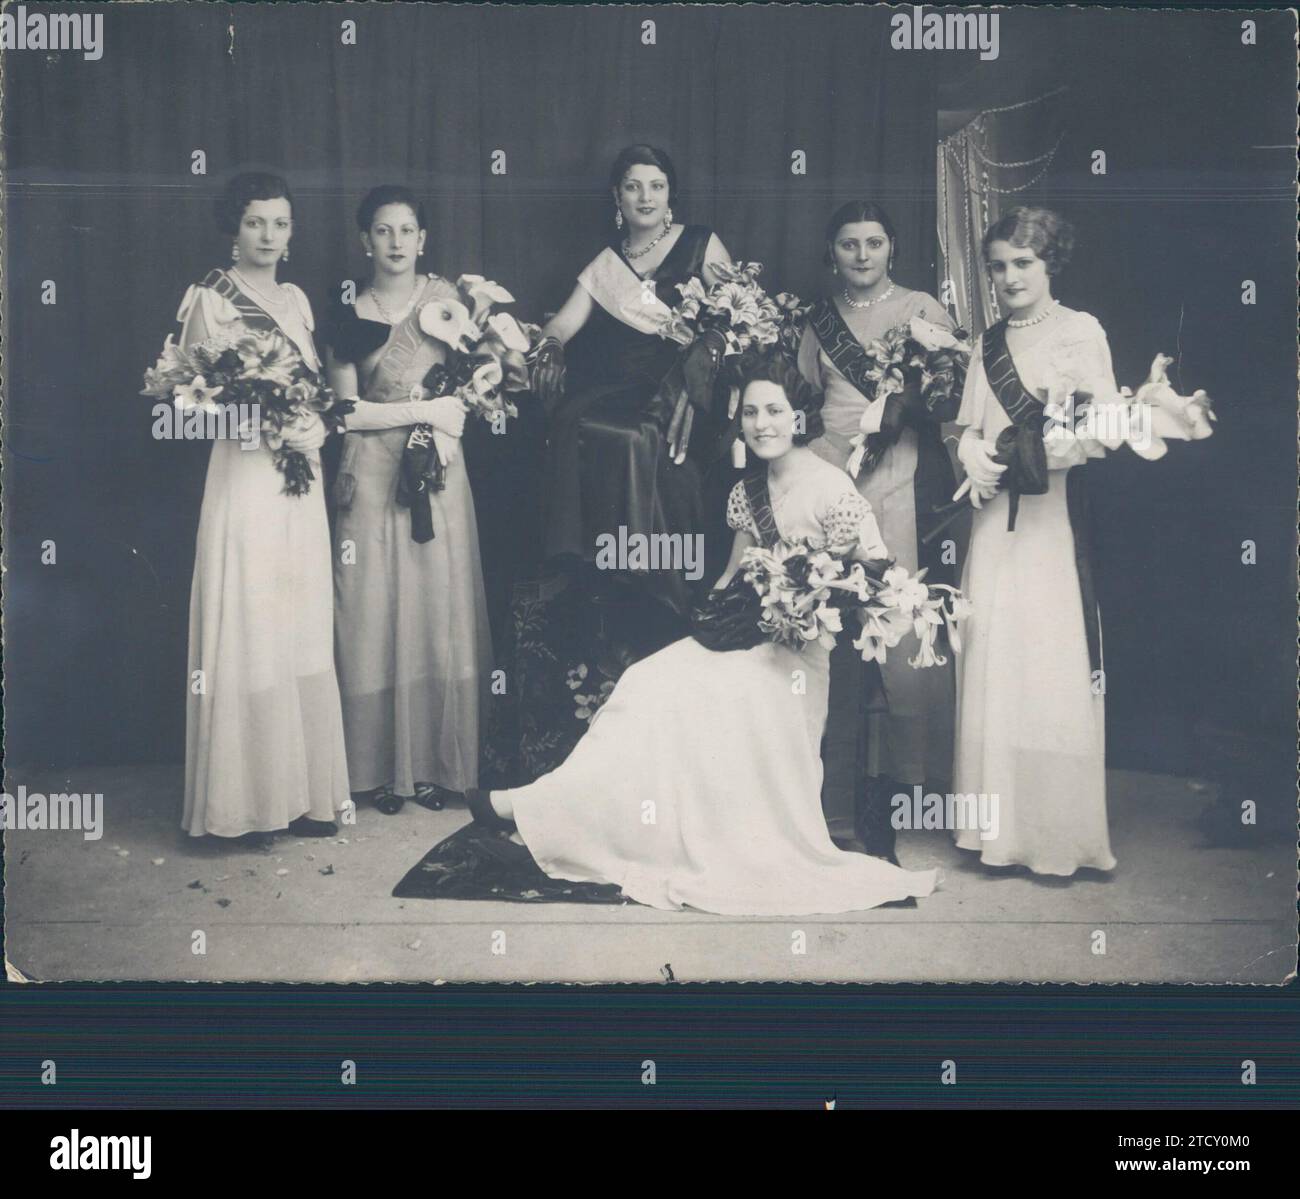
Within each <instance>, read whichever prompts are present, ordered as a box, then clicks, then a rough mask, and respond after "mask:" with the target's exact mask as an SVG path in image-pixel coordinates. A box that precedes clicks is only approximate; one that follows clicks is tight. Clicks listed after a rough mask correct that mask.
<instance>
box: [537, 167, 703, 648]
mask: <svg viewBox="0 0 1300 1199" xmlns="http://www.w3.org/2000/svg"><path fill="white" fill-rule="evenodd" d="M676 185H677V173H676V170H675V168H674V167H673V164H672V161H671V159H669V157H668V156H667V154H665V153H664V152H663V151H662V150H657V149H655V148H654V147H651V146H644V145H636V146H629V147H628V148H627V149H625V150H623V151H622V152H621V153H620V154H619V155H618V157H617V158H616V159H615V161H614V165H613V169H612V170H611V173H610V188H611V191H612V194H613V198H614V210H615V211H614V223H615V225H616V226H617V229H618V232H617V234H616V237H615V238H614V240H613V243H612V244H611V245H610V246H608V247H607V248H606V249H604V250H602V251H601V252H600V253H599V254H598V255H597V256H596V257H595V258H594V259H593V260H592V261H591V262H590V263H589V264H588V265H587V267H586V268H585V269H584V270H583V272H582V273H581V274H580V275H579V276H578V285H577V286H576V287H575V288H574V290H573V294H572V295H571V296H570V297H569V299H568V300H567V301H566V302H565V304H564V306H563V308H561V309H560V311H559V312H558V313H556V315H555V316H554V317H552V319H551V320H550V321H549V322H548V324H547V325H546V327H545V329H544V330H543V335H544V340H543V341H542V343H541V345H540V347H539V349H538V351H537V352H536V357H535V360H534V367H533V382H534V389H535V390H536V391H537V392H538V394H539V395H541V397H542V399H543V400H544V402H545V404H546V407H547V410H548V412H549V413H550V438H549V451H548V461H547V468H546V479H545V503H546V521H545V523H546V553H547V557H548V558H550V559H552V560H564V561H565V562H566V563H567V564H568V565H570V566H575V565H577V564H580V563H587V564H589V565H590V566H600V567H602V568H603V569H600V570H591V569H588V570H586V571H583V572H581V573H580V577H581V579H582V585H583V586H585V587H588V588H592V589H593V590H594V591H596V592H597V593H599V595H600V596H601V598H602V599H603V600H605V601H607V603H606V605H605V606H606V610H607V613H609V616H608V617H607V619H608V620H609V623H610V624H611V625H618V626H622V628H623V629H625V630H626V631H628V632H631V631H632V630H635V629H639V630H641V631H642V632H643V633H644V631H645V629H646V627H647V626H657V627H658V628H659V629H661V630H662V632H661V635H659V636H655V637H654V638H653V639H654V640H656V641H658V642H659V643H660V644H662V643H663V642H665V641H667V640H671V639H672V638H673V637H675V636H677V635H679V634H680V628H678V627H677V623H676V622H677V620H678V619H679V618H680V617H682V616H684V615H685V613H686V612H687V610H688V609H689V607H690V603H691V597H692V592H693V587H692V583H693V582H694V581H696V580H699V579H707V578H711V577H714V576H715V575H716V570H714V571H713V574H710V573H709V572H710V566H708V565H706V564H705V561H703V560H699V561H698V565H696V564H695V563H694V562H691V561H687V560H686V559H685V557H682V558H679V559H677V566H678V568H677V569H671V568H668V569H665V568H663V567H662V566H660V564H659V563H658V562H656V563H655V565H656V566H659V568H658V569H650V570H648V571H641V570H637V569H636V568H637V565H638V564H637V563H636V562H632V564H631V569H630V570H611V569H609V563H608V561H607V560H605V558H602V556H601V550H602V547H609V546H623V545H628V546H632V545H635V544H636V543H637V542H641V543H642V544H643V545H645V546H649V545H651V544H654V543H653V542H652V541H650V540H649V539H650V538H654V537H656V536H658V535H662V534H675V535H676V536H674V537H673V538H672V539H671V541H663V540H660V541H659V543H658V544H660V545H661V546H664V547H668V546H672V545H673V544H674V543H676V547H677V548H679V549H681V550H682V551H683V553H685V552H686V550H685V543H684V542H683V541H682V539H683V538H692V539H693V544H692V546H691V552H694V550H696V549H698V548H700V547H701V546H702V548H703V552H704V555H705V556H707V557H708V558H709V559H710V560H711V561H717V560H725V557H726V552H727V549H726V529H725V528H723V527H719V528H718V529H716V530H713V529H712V528H711V522H709V521H707V520H706V518H705V515H704V512H705V506H704V500H703V496H704V492H705V488H706V486H707V480H708V479H709V477H710V476H711V475H712V474H714V473H718V472H714V471H713V470H712V468H713V467H714V466H715V465H716V464H717V460H718V458H719V454H718V452H717V451H718V449H719V446H720V444H721V442H722V441H723V440H724V438H723V436H722V435H723V430H724V428H725V425H726V420H725V417H726V397H725V396H721V397H719V396H718V395H716V394H715V383H716V378H717V368H718V365H719V363H720V361H721V353H720V345H718V344H715V343H712V342H710V341H709V340H708V339H700V340H698V341H697V342H696V343H694V344H693V345H692V346H691V347H689V348H688V349H686V350H685V351H683V349H682V347H681V346H680V345H678V344H677V343H675V342H673V341H669V340H666V339H664V338H662V337H660V336H659V334H658V333H657V332H656V329H657V328H658V326H659V324H660V322H661V320H662V318H663V317H664V316H666V315H667V314H668V311H669V309H671V308H672V307H674V306H675V305H676V304H678V303H679V302H680V301H681V293H680V292H679V291H678V290H677V285H678V284H681V283H685V282H686V281H687V280H688V279H690V278H691V277H692V276H695V277H698V278H700V279H701V281H702V282H704V283H705V284H706V285H708V284H709V283H711V282H713V280H712V278H711V276H710V272H709V264H710V263H713V262H727V261H728V260H729V259H728V256H727V251H726V249H725V248H724V247H723V245H722V243H721V242H720V241H719V240H718V238H717V236H716V235H715V234H714V233H712V232H711V231H710V230H709V229H708V228H707V227H705V226H703V225H678V224H674V223H673V214H672V208H671V201H672V197H673V194H674V193H675V191H676ZM566 359H567V362H566ZM688 410H693V411H691V419H690V420H689V421H684V420H683V416H684V415H685V413H686V412H687V411H688ZM683 426H685V428H686V434H685V435H683V434H682V432H681V431H680V430H681V429H682V428H683ZM728 443H729V442H728ZM724 481H725V480H724ZM710 533H712V534H713V536H710ZM611 538H612V540H611ZM696 538H700V539H702V541H701V540H694V539H696ZM710 542H715V543H716V545H713V546H711V545H710ZM623 565H624V563H622V562H620V563H619V566H620V567H621V566H623ZM651 600H653V601H656V602H648V601H651ZM607 631H608V632H609V635H610V637H611V638H612V639H614V640H619V634H618V633H617V632H615V631H613V630H612V629H611V630H607ZM642 642H643V643H642V644H641V645H640V646H638V651H639V652H637V653H635V654H634V655H633V656H639V655H640V653H644V652H649V650H652V649H655V648H658V646H657V645H656V644H649V645H646V644H644V637H643V638H642Z"/></svg>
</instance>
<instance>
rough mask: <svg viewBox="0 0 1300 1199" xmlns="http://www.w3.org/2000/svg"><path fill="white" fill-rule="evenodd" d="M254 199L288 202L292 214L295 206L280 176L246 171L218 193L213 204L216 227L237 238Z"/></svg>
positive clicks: (235, 176)
mask: <svg viewBox="0 0 1300 1199" xmlns="http://www.w3.org/2000/svg"><path fill="white" fill-rule="evenodd" d="M254 200H288V201H289V209H290V211H292V210H293V206H294V204H293V193H292V192H291V191H290V190H289V184H288V183H287V182H286V181H285V180H284V179H283V178H282V177H281V176H279V175H272V174H268V173H267V172H265V171H244V172H243V173H242V174H239V175H234V176H232V177H231V178H230V179H228V180H227V181H226V186H225V187H223V188H222V189H221V191H220V192H218V193H217V198H216V201H215V202H214V205H213V208H214V215H215V216H216V218H217V228H218V229H220V230H221V232H222V233H224V234H226V235H227V236H229V237H238V236H239V222H240V221H242V220H243V219H244V213H245V211H246V210H247V208H248V206H249V205H250V204H251V203H252V202H253V201H254Z"/></svg>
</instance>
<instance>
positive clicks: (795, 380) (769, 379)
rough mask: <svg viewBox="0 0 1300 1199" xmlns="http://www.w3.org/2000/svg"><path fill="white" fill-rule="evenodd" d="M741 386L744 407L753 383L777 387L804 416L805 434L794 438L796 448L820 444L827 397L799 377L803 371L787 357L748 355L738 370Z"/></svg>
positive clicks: (738, 379) (773, 354) (779, 354)
mask: <svg viewBox="0 0 1300 1199" xmlns="http://www.w3.org/2000/svg"><path fill="white" fill-rule="evenodd" d="M736 382H737V383H738V384H739V385H740V399H741V403H742V404H743V403H744V399H745V391H746V389H747V388H748V387H749V385H750V384H751V383H775V384H776V385H777V386H778V387H779V388H780V389H781V390H782V391H783V392H785V398H786V399H787V400H788V401H789V403H790V407H791V408H793V409H794V410H795V411H796V412H802V413H803V432H802V433H796V434H795V435H794V437H793V438H792V440H793V442H794V444H795V445H807V444H808V443H809V442H810V441H816V440H817V438H819V437H820V436H821V435H822V434H823V433H824V432H825V431H826V426H825V424H824V423H823V421H822V404H823V402H824V401H825V397H824V396H823V395H822V393H821V392H820V391H818V390H817V388H815V387H814V386H813V385H812V384H811V383H809V382H808V380H807V379H805V378H804V377H803V375H801V374H800V373H799V368H798V367H797V366H796V365H795V364H794V363H793V362H792V361H791V360H790V359H789V358H787V357H786V356H785V355H784V354H781V353H778V352H776V351H768V352H766V353H762V354H757V353H747V354H745V355H744V356H743V358H742V359H741V362H740V365H739V367H738V368H737V370H736Z"/></svg>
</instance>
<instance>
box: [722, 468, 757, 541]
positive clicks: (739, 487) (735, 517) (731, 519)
mask: <svg viewBox="0 0 1300 1199" xmlns="http://www.w3.org/2000/svg"><path fill="white" fill-rule="evenodd" d="M727 526H728V528H732V529H735V530H736V532H738V533H752V534H753V535H754V536H755V537H757V536H758V526H757V525H756V524H755V523H754V514H753V512H752V511H750V507H749V497H748V496H747V495H746V494H745V481H744V480H743V479H741V480H740V482H738V483H737V484H736V485H735V486H734V487H733V488H732V489H731V494H730V495H729V496H727Z"/></svg>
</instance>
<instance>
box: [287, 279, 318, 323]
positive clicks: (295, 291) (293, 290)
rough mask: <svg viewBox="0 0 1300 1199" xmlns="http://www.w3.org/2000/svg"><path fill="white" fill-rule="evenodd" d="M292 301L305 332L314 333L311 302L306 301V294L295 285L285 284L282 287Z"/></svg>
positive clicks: (314, 320)
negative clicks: (305, 327) (305, 328)
mask: <svg viewBox="0 0 1300 1199" xmlns="http://www.w3.org/2000/svg"><path fill="white" fill-rule="evenodd" d="M282 286H283V287H284V289H285V290H286V291H287V292H288V293H289V295H290V297H292V299H293V306H294V307H295V308H296V309H297V310H298V316H299V318H300V319H301V320H302V323H303V324H304V325H306V326H307V331H308V332H309V333H310V332H314V331H315V329H316V318H315V317H314V316H312V312H311V301H310V300H308V299H307V293H306V292H304V291H303V289H302V288H301V287H299V286H298V285H297V284H296V283H285V284H283V285H282Z"/></svg>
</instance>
